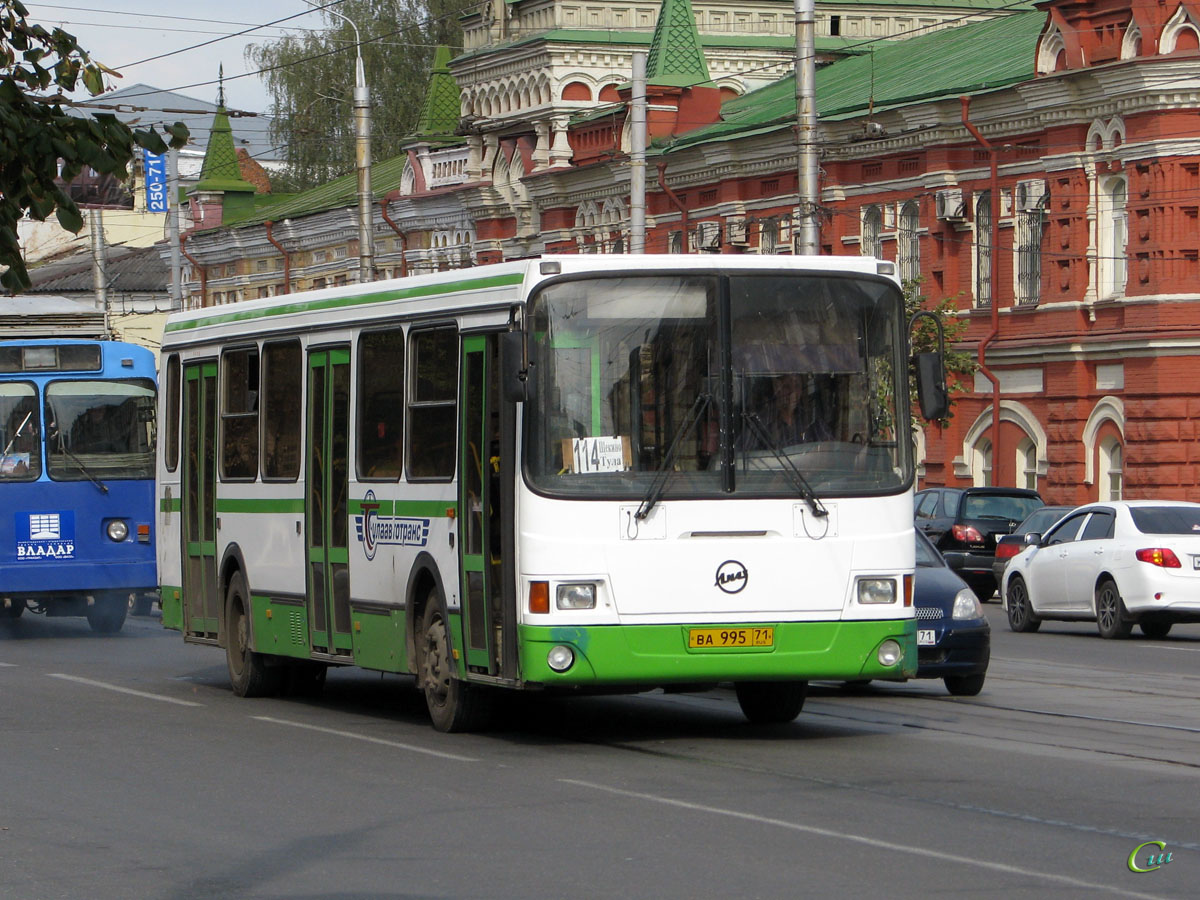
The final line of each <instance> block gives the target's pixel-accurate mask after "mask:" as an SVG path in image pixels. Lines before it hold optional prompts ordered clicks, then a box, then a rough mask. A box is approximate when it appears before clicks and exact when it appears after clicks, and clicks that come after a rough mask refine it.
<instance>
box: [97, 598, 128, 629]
mask: <svg viewBox="0 0 1200 900" xmlns="http://www.w3.org/2000/svg"><path fill="white" fill-rule="evenodd" d="M128 611H129V600H128V598H126V597H125V595H124V594H96V595H95V596H94V597H93V598H92V605H91V606H89V607H88V608H87V620H88V625H90V626H91V627H92V631H94V632H96V633H97V634H116V633H117V632H118V631H120V630H121V626H122V625H124V624H125V614H126V613H127V612H128Z"/></svg>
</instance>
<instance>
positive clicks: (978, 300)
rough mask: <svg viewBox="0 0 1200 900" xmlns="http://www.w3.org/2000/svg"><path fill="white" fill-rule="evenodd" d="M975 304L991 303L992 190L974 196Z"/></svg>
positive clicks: (985, 305) (985, 304) (989, 304)
mask: <svg viewBox="0 0 1200 900" xmlns="http://www.w3.org/2000/svg"><path fill="white" fill-rule="evenodd" d="M975 305H976V306H982V307H987V306H991V305H992V192H991V191H984V192H983V193H981V194H980V195H979V196H978V197H976V198H975Z"/></svg>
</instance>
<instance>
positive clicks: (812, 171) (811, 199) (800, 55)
mask: <svg viewBox="0 0 1200 900" xmlns="http://www.w3.org/2000/svg"><path fill="white" fill-rule="evenodd" d="M793 2H794V8H795V14H796V142H797V144H798V145H799V148H798V149H799V159H798V165H799V178H798V180H797V188H798V194H799V196H798V198H797V201H798V202H797V215H798V223H797V228H796V253H798V254H807V255H816V254H817V253H820V252H821V231H820V222H819V221H818V218H817V214H818V213H817V211H818V206H819V203H820V199H821V198H820V196H819V192H820V185H819V178H818V172H819V168H818V160H817V90H816V81H817V74H816V73H817V58H816V18H817V14H816V2H815V0H793Z"/></svg>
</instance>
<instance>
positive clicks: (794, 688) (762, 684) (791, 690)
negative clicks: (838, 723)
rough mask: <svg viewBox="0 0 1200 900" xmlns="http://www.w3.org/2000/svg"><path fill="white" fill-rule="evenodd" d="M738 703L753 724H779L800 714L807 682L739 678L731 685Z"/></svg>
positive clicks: (806, 690)
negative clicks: (741, 679)
mask: <svg viewBox="0 0 1200 900" xmlns="http://www.w3.org/2000/svg"><path fill="white" fill-rule="evenodd" d="M733 688H734V691H735V692H736V693H737V701H738V706H740V707H741V708H742V713H743V715H745V717H746V718H747V719H749V720H750V721H751V722H752V723H754V724H755V725H782V724H784V723H786V722H790V721H792V719H794V718H796V716H798V715H800V710H802V709H803V708H804V698H805V697H807V696H808V682H807V681H739V682H737V683H736V684H734V686H733Z"/></svg>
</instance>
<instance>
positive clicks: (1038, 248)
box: [1016, 204, 1046, 306]
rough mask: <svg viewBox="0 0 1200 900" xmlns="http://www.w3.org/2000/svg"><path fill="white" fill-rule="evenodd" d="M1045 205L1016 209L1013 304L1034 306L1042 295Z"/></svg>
mask: <svg viewBox="0 0 1200 900" xmlns="http://www.w3.org/2000/svg"><path fill="white" fill-rule="evenodd" d="M1045 233H1046V207H1045V205H1044V204H1043V205H1039V206H1037V207H1036V208H1034V209H1026V210H1020V211H1018V212H1017V235H1016V239H1017V305H1018V306H1036V305H1037V303H1038V302H1039V301H1040V300H1041V299H1042V237H1043V235H1045Z"/></svg>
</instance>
